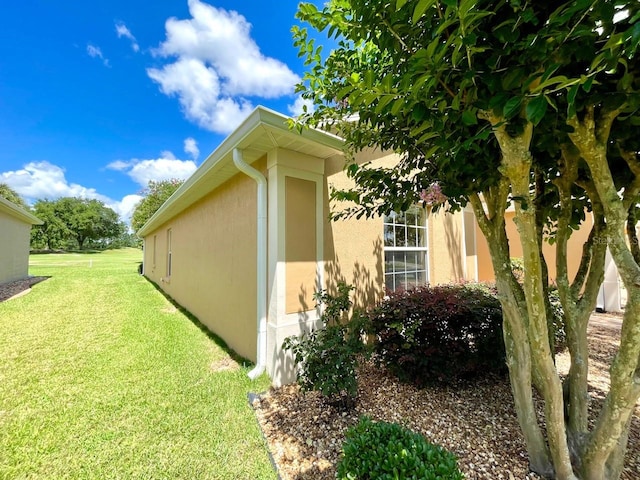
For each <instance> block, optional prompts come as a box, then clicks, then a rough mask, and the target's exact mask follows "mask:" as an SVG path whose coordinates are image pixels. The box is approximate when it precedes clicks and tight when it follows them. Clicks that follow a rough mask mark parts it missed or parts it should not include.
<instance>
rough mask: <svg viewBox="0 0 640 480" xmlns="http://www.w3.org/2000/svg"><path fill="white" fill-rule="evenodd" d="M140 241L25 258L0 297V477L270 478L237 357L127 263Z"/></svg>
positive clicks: (251, 386) (134, 263) (133, 260)
mask: <svg viewBox="0 0 640 480" xmlns="http://www.w3.org/2000/svg"><path fill="white" fill-rule="evenodd" d="M140 260H141V252H140V251H139V250H135V249H127V250H116V251H106V252H104V253H98V254H95V253H94V254H51V255H34V256H32V257H31V268H30V274H32V275H43V276H50V277H51V278H49V279H48V280H46V281H44V282H41V283H39V284H37V285H35V286H34V287H33V290H32V292H31V293H30V294H28V295H25V296H22V297H19V298H16V299H13V300H10V301H6V302H3V303H0V358H1V359H2V361H1V362H0V479H21V478H30V479H33V478H47V479H51V478H54V479H58V478H59V479H67V478H68V479H75V478H82V479H85V478H86V479H94V478H95V479H129V478H137V479H163V478H166V479H180V478H188V479H196V478H197V479H251V480H253V479H273V478H275V477H276V475H275V473H274V472H273V470H272V467H271V464H270V462H269V459H268V456H267V453H266V449H265V446H264V443H263V440H262V437H261V434H260V431H259V429H258V426H257V422H256V420H255V416H254V415H253V412H252V411H251V408H250V407H249V405H248V402H247V393H248V392H249V391H260V390H264V389H265V388H266V387H267V386H268V381H267V380H266V379H265V378H262V379H260V380H259V381H258V382H257V383H252V382H251V381H250V380H249V379H248V378H247V375H246V374H247V371H248V370H249V368H250V367H249V366H248V365H247V366H242V367H241V368H239V369H235V370H226V371H216V369H214V368H212V365H216V364H218V363H220V362H221V363H223V364H225V363H228V362H229V353H228V352H227V351H225V349H224V348H223V346H222V345H221V343H220V342H216V341H214V340H213V339H212V338H211V337H210V336H209V335H207V334H206V333H205V332H204V331H202V329H201V328H200V327H199V326H198V325H197V324H195V323H194V322H192V321H191V320H190V319H189V317H188V316H187V315H185V314H183V313H182V312H181V311H179V310H176V309H175V308H174V307H173V305H172V304H171V303H170V302H169V301H168V300H167V299H166V298H165V297H164V296H163V295H162V294H161V293H160V292H159V291H158V290H156V289H155V288H154V286H153V285H152V284H151V283H149V282H148V281H147V280H146V279H145V278H144V277H142V276H140V275H138V274H137V267H138V263H139V261H140Z"/></svg>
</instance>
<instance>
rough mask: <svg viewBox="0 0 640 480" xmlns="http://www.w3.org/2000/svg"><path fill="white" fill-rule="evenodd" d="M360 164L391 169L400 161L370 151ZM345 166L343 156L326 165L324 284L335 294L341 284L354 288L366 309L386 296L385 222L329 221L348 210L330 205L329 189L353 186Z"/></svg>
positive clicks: (337, 204) (356, 299)
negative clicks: (368, 162)
mask: <svg viewBox="0 0 640 480" xmlns="http://www.w3.org/2000/svg"><path fill="white" fill-rule="evenodd" d="M357 161H358V163H365V162H367V161H372V162H373V164H374V165H376V166H392V165H394V164H395V162H396V161H397V156H396V155H395V154H393V153H385V152H381V151H379V150H371V151H366V152H361V153H360V154H359V155H358V156H357ZM344 164H345V159H344V157H342V156H335V157H332V158H330V159H328V160H326V161H325V181H326V183H325V186H324V190H325V192H324V198H325V205H324V211H325V218H326V219H327V220H326V222H325V227H324V254H325V284H326V288H327V289H328V290H329V291H333V290H334V289H335V286H336V284H337V283H338V282H339V281H343V282H346V283H347V284H349V285H354V286H355V287H356V288H355V291H354V293H353V299H354V303H355V305H356V306H358V307H363V306H367V305H370V304H372V303H374V302H375V301H376V300H378V299H380V298H381V297H382V296H383V295H384V243H383V240H382V233H383V222H382V219H381V218H378V217H376V218H372V219H365V218H364V217H363V218H361V219H359V220H358V219H353V218H351V219H346V220H337V221H329V220H328V218H329V215H330V213H331V212H332V211H340V210H341V209H343V208H344V207H345V205H344V204H342V203H341V202H330V201H329V195H330V189H331V188H336V189H344V188H348V187H350V186H351V185H352V181H351V180H350V179H349V178H347V175H346V173H345V172H344Z"/></svg>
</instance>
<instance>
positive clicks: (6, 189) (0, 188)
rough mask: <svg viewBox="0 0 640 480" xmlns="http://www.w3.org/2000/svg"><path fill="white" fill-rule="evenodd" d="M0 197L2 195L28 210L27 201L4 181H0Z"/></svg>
mask: <svg viewBox="0 0 640 480" xmlns="http://www.w3.org/2000/svg"><path fill="white" fill-rule="evenodd" d="M0 197H4V198H6V199H7V200H9V201H10V202H11V203H15V204H16V205H18V206H19V207H22V208H24V209H25V210H29V205H27V202H25V200H24V198H22V197H21V196H20V194H19V193H18V192H16V191H15V190H14V189H13V188H11V187H10V186H9V185H7V184H6V183H0Z"/></svg>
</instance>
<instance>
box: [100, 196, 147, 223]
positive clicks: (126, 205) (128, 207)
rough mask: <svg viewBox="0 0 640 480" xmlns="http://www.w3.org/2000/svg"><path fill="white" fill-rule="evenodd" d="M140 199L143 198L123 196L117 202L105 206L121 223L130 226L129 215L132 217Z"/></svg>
mask: <svg viewBox="0 0 640 480" xmlns="http://www.w3.org/2000/svg"><path fill="white" fill-rule="evenodd" d="M142 198H143V197H142V196H141V195H125V196H124V197H123V198H122V200H120V201H119V202H113V203H111V204H107V206H108V207H110V208H112V209H113V210H114V211H115V212H116V213H117V214H118V215H120V219H121V220H122V221H123V222H125V223H126V224H127V225H131V215H133V210H134V208H135V206H136V205H137V204H138V202H139V201H140V200H142Z"/></svg>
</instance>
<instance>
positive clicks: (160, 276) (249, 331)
mask: <svg viewBox="0 0 640 480" xmlns="http://www.w3.org/2000/svg"><path fill="white" fill-rule="evenodd" d="M253 166H254V167H255V168H257V169H258V170H260V171H262V172H263V173H264V172H265V171H266V159H261V160H259V161H258V162H256V163H255V164H254V165H253ZM256 192H257V188H256V183H255V181H254V180H252V179H250V178H249V177H247V176H246V175H244V174H240V173H239V174H238V175H236V176H234V177H233V178H231V179H230V180H229V181H227V182H226V183H225V184H223V185H222V186H220V187H218V188H217V189H216V190H215V191H214V192H212V193H210V194H209V195H207V196H206V197H204V198H203V199H202V200H200V201H199V202H197V203H196V204H194V205H193V206H191V207H190V208H188V209H187V210H185V211H184V212H182V213H181V214H180V215H178V216H177V217H175V218H173V219H172V220H171V221H169V222H167V223H166V224H164V225H163V226H162V227H160V228H159V229H157V230H156V231H154V232H152V233H151V234H149V235H148V236H146V237H145V255H144V257H145V258H144V262H145V275H146V276H147V277H148V278H149V279H151V280H152V281H154V282H155V283H157V284H158V285H159V286H160V288H162V289H163V290H164V291H165V292H167V294H168V295H170V296H171V297H172V298H173V299H175V300H176V301H177V302H178V303H179V304H180V305H182V306H183V307H185V308H186V309H187V310H189V311H190V312H191V313H192V314H193V315H195V316H196V317H197V318H198V319H199V320H200V321H201V322H202V323H203V324H204V325H206V326H207V328H209V329H210V330H211V331H212V332H214V333H216V334H217V335H219V336H220V337H222V338H223V339H224V340H225V341H226V342H227V344H228V345H229V347H231V348H232V349H233V350H235V351H236V352H237V353H239V354H240V355H242V356H244V357H246V358H248V359H249V360H252V361H255V360H256V341H257V339H256V317H257V306H256V215H257V210H256V208H257V204H256ZM168 229H171V241H172V245H171V247H172V272H171V273H172V274H171V277H170V278H167V276H166V274H167V230H168ZM154 236H155V245H156V254H155V259H156V261H155V266H154V263H153V245H154Z"/></svg>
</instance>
